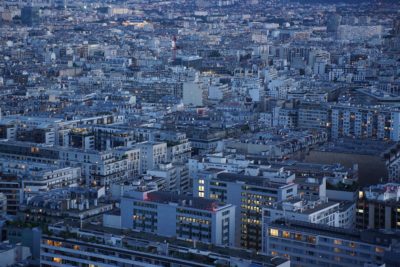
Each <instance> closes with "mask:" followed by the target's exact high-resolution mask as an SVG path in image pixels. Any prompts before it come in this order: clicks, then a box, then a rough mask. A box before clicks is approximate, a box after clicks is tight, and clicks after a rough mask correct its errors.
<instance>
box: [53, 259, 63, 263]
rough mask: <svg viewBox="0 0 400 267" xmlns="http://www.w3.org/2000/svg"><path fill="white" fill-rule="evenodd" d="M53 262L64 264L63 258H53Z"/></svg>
mask: <svg viewBox="0 0 400 267" xmlns="http://www.w3.org/2000/svg"><path fill="white" fill-rule="evenodd" d="M53 262H56V263H62V259H61V258H53Z"/></svg>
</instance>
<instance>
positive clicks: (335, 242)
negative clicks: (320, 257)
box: [333, 239, 342, 245]
mask: <svg viewBox="0 0 400 267" xmlns="http://www.w3.org/2000/svg"><path fill="white" fill-rule="evenodd" d="M333 243H334V244H335V245H341V244H342V240H339V239H335V240H334V241H333Z"/></svg>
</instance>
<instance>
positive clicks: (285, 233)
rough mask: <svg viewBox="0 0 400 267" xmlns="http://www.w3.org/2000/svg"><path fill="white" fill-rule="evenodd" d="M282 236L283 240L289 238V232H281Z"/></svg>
mask: <svg viewBox="0 0 400 267" xmlns="http://www.w3.org/2000/svg"><path fill="white" fill-rule="evenodd" d="M282 236H283V237H284V238H290V232H288V231H283V232H282Z"/></svg>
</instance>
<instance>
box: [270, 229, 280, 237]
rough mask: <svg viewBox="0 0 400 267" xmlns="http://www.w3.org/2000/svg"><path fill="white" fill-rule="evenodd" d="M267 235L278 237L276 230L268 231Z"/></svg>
mask: <svg viewBox="0 0 400 267" xmlns="http://www.w3.org/2000/svg"><path fill="white" fill-rule="evenodd" d="M269 235H270V236H279V230H278V229H269Z"/></svg>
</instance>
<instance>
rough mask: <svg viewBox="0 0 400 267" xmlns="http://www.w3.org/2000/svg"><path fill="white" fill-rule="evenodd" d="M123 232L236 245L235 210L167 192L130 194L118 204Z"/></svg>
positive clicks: (208, 201) (136, 192)
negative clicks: (128, 230)
mask: <svg viewBox="0 0 400 267" xmlns="http://www.w3.org/2000/svg"><path fill="white" fill-rule="evenodd" d="M121 221H122V228H126V229H132V230H135V231H142V232H149V233H154V234H158V235H161V236H167V237H177V238H179V239H183V240H191V241H201V242H204V243H211V244H215V245H226V246H234V245H235V207H234V206H233V205H231V204H224V205H221V204H219V203H218V202H217V201H215V200H209V199H203V198H198V197H195V198H193V197H186V196H183V195H176V194H174V193H169V192H155V191H153V192H152V191H139V190H138V191H131V192H126V193H125V195H124V196H123V197H122V200H121Z"/></svg>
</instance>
